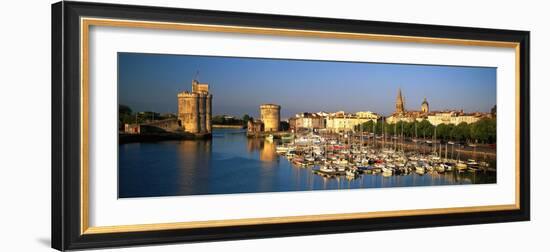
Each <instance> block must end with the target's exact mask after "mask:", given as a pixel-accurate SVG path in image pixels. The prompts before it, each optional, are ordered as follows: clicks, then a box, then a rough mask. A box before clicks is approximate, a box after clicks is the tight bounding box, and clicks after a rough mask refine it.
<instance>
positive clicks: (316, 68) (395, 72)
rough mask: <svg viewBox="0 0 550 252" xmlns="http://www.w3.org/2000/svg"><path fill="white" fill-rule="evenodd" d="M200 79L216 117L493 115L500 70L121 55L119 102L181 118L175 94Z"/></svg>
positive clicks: (141, 54) (214, 57)
mask: <svg viewBox="0 0 550 252" xmlns="http://www.w3.org/2000/svg"><path fill="white" fill-rule="evenodd" d="M197 71H199V76H198V78H197V79H198V80H199V81H200V82H202V83H208V84H209V85H210V93H211V94H212V95H213V99H212V113H213V115H223V114H225V115H234V116H237V117H241V116H243V115H244V114H249V115H250V116H252V117H254V118H258V116H259V107H260V105H261V104H264V103H274V104H278V105H281V118H282V119H288V118H289V117H292V116H294V115H295V114H298V113H302V112H319V111H326V112H336V111H346V112H350V113H355V112H358V111H372V112H375V113H378V114H381V115H383V116H389V115H391V114H392V113H393V112H394V110H395V97H396V94H397V92H398V89H401V93H402V96H403V102H404V108H405V110H420V108H421V105H422V102H423V101H424V98H427V100H428V102H429V104H430V110H451V109H453V110H464V111H465V112H490V110H491V108H492V107H493V106H494V105H495V104H496V68H492V67H464V66H433V65H410V64H385V63H366V62H337V61H311V60H286V59H285V60H282V59H260V58H235V57H218V56H191V55H161V54H143V53H119V54H118V97H119V104H124V105H127V106H129V107H130V108H131V109H132V110H133V111H155V112H159V113H176V112H177V109H178V104H177V93H179V92H181V91H183V90H185V89H186V88H187V87H189V85H190V84H191V81H192V80H193V79H194V78H195V75H196V73H197Z"/></svg>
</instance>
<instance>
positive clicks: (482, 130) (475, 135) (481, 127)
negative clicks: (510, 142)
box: [470, 118, 496, 143]
mask: <svg viewBox="0 0 550 252" xmlns="http://www.w3.org/2000/svg"><path fill="white" fill-rule="evenodd" d="M470 139H471V140H472V141H475V142H476V143H478V142H479V143H494V142H496V119H493V118H483V119H481V120H479V121H477V122H475V123H473V124H471V126H470Z"/></svg>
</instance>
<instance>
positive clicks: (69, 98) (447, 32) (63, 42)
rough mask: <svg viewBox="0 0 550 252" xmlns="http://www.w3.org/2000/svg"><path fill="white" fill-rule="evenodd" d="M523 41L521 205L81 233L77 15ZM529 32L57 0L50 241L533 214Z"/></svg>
mask: <svg viewBox="0 0 550 252" xmlns="http://www.w3.org/2000/svg"><path fill="white" fill-rule="evenodd" d="M85 16H92V17H102V18H116V19H129V20H134V19H136V20H150V21H161V22H187V23H202V24H216V25H220V24H221V25H232V26H253V27H267V28H284V29H299V30H322V31H334V32H350V33H366V34H385V35H399V36H419V37H431V38H453V39H466V40H491V41H504V42H516V43H519V50H520V55H521V56H520V59H519V62H520V67H519V82H520V88H519V97H520V99H519V109H520V114H519V115H520V118H519V126H520V135H519V137H520V138H519V139H520V140H519V146H520V149H519V157H520V160H519V165H520V167H519V172H520V173H519V175H520V176H519V198H520V202H519V209H516V210H503V211H485V212H467V213H449V214H433V215H415V216H396V217H384V218H368V219H352V220H336V221H309V222H293V223H283V224H262V225H242V226H230V227H212V228H194V229H176V230H160V231H158V230H157V231H139V232H117V233H105V234H84V235H83V234H81V211H80V210H81V204H80V202H81V198H80V197H81V194H80V186H81V185H80V183H81V180H80V178H81V171H80V169H79V167H80V162H81V152H80V146H81V142H80V141H81V140H80V133H81V126H82V125H81V124H80V120H79V119H80V118H81V110H80V107H79V104H80V99H81V97H80V91H81V90H80V88H81V87H80V77H81V73H80V69H79V66H80V60H81V58H80V57H81V56H80V51H79V50H80V25H79V19H80V17H85ZM529 54H530V51H529V32H528V31H514V30H498V29H483V28H467V27H452V26H439V25H423V24H406V23H393V22H376V21H359V20H344V19H328V18H318V17H298V16H284V15H267V14H254V13H237V12H223V11H210V10H194V9H178V8H164V7H149V6H131V5H117V4H102V3H81V2H67V1H65V2H58V3H55V4H53V5H52V62H51V63H52V79H51V82H52V108H51V109H52V132H51V134H52V163H51V165H52V178H51V179H52V181H51V182H52V188H51V191H52V202H51V204H52V205H51V207H52V209H51V210H52V211H51V212H52V216H51V218H52V229H51V232H52V247H53V248H55V249H58V250H72V249H86V248H100V247H111V246H129V245H144V244H158V243H174V242H198V241H214V240H232V239H253V238H265V237H282V236H295V235H312V234H330V233H341V232H359V231H375V230H388V229H405V228H422V227H435V226H450V225H466V224H481V223H496V222H511V221H527V220H529V219H530V189H529V188H530V129H529V128H530V112H529V104H530V94H529Z"/></svg>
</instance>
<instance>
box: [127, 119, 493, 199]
mask: <svg viewBox="0 0 550 252" xmlns="http://www.w3.org/2000/svg"><path fill="white" fill-rule="evenodd" d="M277 144H278V141H277V140H275V141H266V140H264V139H254V138H247V137H246V131H245V130H236V129H216V130H214V132H213V138H212V140H203V141H165V142H155V143H131V144H121V145H120V146H119V173H118V175H119V176H118V179H119V184H118V185H119V190H118V193H119V197H120V198H129V197H151V196H176V195H205V194H229V193H255V192H284V191H304V190H324V189H353V188H383V187H403V186H435V185H457V184H474V183H475V184H483V183H495V181H496V174H494V173H493V174H484V173H475V172H474V173H470V172H444V173H438V172H427V171H426V172H425V173H423V174H422V173H417V172H410V173H408V174H402V175H392V176H385V175H384V172H381V173H377V172H374V173H369V174H367V173H365V174H361V175H360V176H352V177H350V176H345V175H344V176H336V177H333V178H328V177H324V176H319V175H317V174H314V173H313V172H312V171H313V170H314V169H315V167H314V166H306V167H302V166H298V165H296V164H293V163H292V162H291V161H290V160H289V159H287V158H286V157H285V156H282V155H279V154H277V148H276V147H277Z"/></svg>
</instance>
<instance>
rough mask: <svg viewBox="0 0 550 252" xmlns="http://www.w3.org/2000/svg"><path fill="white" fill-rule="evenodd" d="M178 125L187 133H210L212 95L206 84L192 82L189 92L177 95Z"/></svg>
mask: <svg viewBox="0 0 550 252" xmlns="http://www.w3.org/2000/svg"><path fill="white" fill-rule="evenodd" d="M178 124H179V125H180V126H181V128H182V129H183V131H185V132H188V133H193V134H209V133H212V94H210V93H209V90H208V84H206V83H199V82H198V81H196V80H193V81H192V83H191V92H189V91H184V92H181V93H178Z"/></svg>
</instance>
